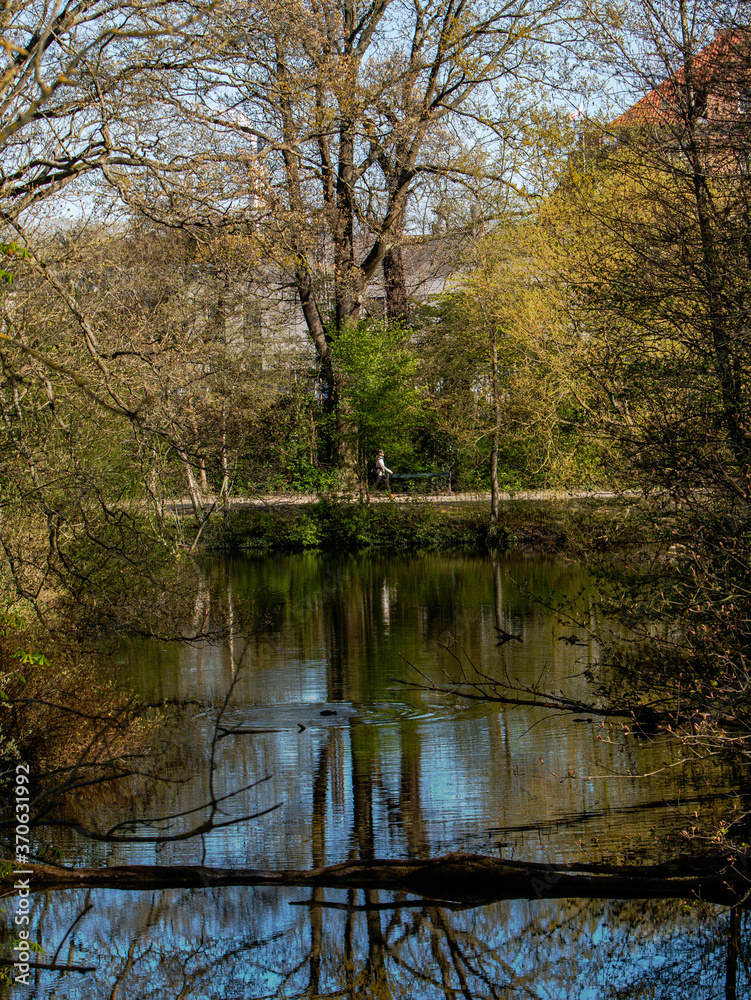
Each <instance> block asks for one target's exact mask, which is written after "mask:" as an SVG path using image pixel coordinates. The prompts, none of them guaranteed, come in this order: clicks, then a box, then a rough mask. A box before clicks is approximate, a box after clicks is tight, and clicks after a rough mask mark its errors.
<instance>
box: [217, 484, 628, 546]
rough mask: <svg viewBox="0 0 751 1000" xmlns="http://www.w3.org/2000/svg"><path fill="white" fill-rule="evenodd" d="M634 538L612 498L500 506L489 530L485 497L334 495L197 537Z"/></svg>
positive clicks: (603, 541) (324, 540)
mask: <svg viewBox="0 0 751 1000" xmlns="http://www.w3.org/2000/svg"><path fill="white" fill-rule="evenodd" d="M637 540H643V530H642V529H637V528H636V526H635V524H634V523H633V520H632V518H631V516H630V508H629V507H628V506H627V505H626V504H624V503H621V502H618V501H615V500H608V501H603V500H591V499H586V500H576V501H571V500H566V499H562V500H545V501H538V500H535V501H530V500H514V501H510V502H506V503H504V505H503V508H502V511H501V519H500V524H499V525H498V526H497V527H496V528H495V529H494V528H493V527H492V526H491V523H490V509H489V505H488V504H487V503H485V502H479V501H478V502H476V503H475V502H466V503H450V504H449V503H447V504H445V505H441V504H435V503H426V502H424V501H419V500H415V501H411V502H408V503H377V504H372V505H368V504H366V503H364V502H360V501H358V500H348V499H346V498H342V497H338V496H337V497H333V496H322V497H321V498H319V499H318V500H317V501H316V502H314V503H309V504H304V505H292V504H281V503H280V504H278V505H276V506H269V507H265V508H256V507H253V508H236V509H233V510H230V511H229V512H228V514H227V515H226V517H225V518H224V519H219V518H217V519H216V520H215V521H213V522H210V523H209V525H207V528H206V531H205V532H204V534H203V537H202V542H203V545H204V547H205V548H206V549H208V550H210V551H244V550H245V551H248V550H250V551H258V550H269V551H276V552H300V551H303V550H305V549H319V550H321V551H329V552H331V551H335V552H356V551H363V550H365V549H369V548H377V549H383V550H388V551H405V550H409V551H440V550H450V549H464V550H466V549H473V550H481V551H483V550H488V549H497V550H500V551H507V550H511V549H525V550H530V551H538V552H571V553H580V552H582V551H584V550H588V551H592V550H598V549H600V550H602V549H604V548H608V547H610V546H613V545H617V544H622V543H623V542H625V541H637Z"/></svg>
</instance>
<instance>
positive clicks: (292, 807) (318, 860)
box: [36, 554, 747, 1000]
mask: <svg viewBox="0 0 751 1000" xmlns="http://www.w3.org/2000/svg"><path fill="white" fill-rule="evenodd" d="M591 588H592V584H591V581H590V580H589V579H588V578H587V576H586V574H585V572H584V570H583V569H582V568H581V567H579V566H577V565H572V564H569V563H565V562H561V561H556V560H547V559H524V558H508V559H503V560H491V559H489V558H479V557H478V558H471V557H445V556H440V557H439V556H423V557H408V558H407V557H405V558H394V557H378V556H366V557H353V558H348V559H333V558H326V557H322V556H320V555H317V554H315V555H313V554H305V555H301V556H296V557H263V558H257V559H241V560H240V559H238V560H231V561H219V560H217V561H211V562H207V563H206V565H205V574H204V580H203V583H202V585H201V587H199V589H198V591H197V593H196V595H195V603H194V608H193V614H192V620H191V621H190V622H188V623H186V629H187V630H192V631H201V630H209V629H217V628H224V629H225V632H226V635H225V637H224V638H223V639H222V640H221V641H218V642H208V641H201V642H197V643H193V644H189V645H188V644H177V643H169V644H167V643H160V642H157V641H154V640H150V641H148V642H145V641H141V640H130V641H128V642H126V643H124V644H123V646H122V649H121V651H120V654H119V658H118V665H119V673H120V678H121V679H122V680H123V681H124V682H126V683H127V684H128V685H130V686H131V687H132V688H135V689H136V690H137V691H138V693H139V694H140V695H141V696H142V697H143V698H145V699H146V700H147V701H153V702H163V703H166V704H167V705H168V706H169V708H168V714H169V718H170V720H171V721H170V723H169V725H168V727H167V730H166V732H165V741H166V744H167V753H168V755H169V759H170V762H171V770H172V775H173V777H174V778H175V779H177V780H178V783H176V784H166V785H162V786H158V787H157V788H156V789H153V788H151V789H149V790H148V801H147V802H144V801H139V797H138V796H139V792H138V790H137V789H135V790H134V794H133V797H132V799H131V800H130V801H129V802H128V803H127V809H128V810H129V812H130V814H133V813H138V814H139V815H151V816H158V815H167V814H171V815H175V814H178V813H179V814H185V815H183V818H181V819H178V820H175V821H174V822H173V823H172V824H171V826H170V831H171V832H172V833H177V832H180V830H182V829H187V827H188V826H189V825H190V824H191V823H195V822H196V820H197V819H200V818H201V817H202V816H203V815H204V813H202V812H201V807H202V806H203V805H204V804H205V803H206V802H207V801H208V800H209V798H210V797H211V792H212V788H213V792H214V795H215V797H219V796H229V795H233V793H235V792H236V791H237V790H238V789H242V788H248V786H253V787H252V788H249V789H248V790H247V791H245V792H242V793H240V794H237V795H233V797H232V798H229V799H227V800H226V801H225V802H224V809H225V810H226V813H227V815H226V819H228V820H231V819H233V818H237V817H242V816H246V815H251V814H254V813H263V815H261V816H258V817H257V818H254V819H250V820H247V821H243V822H241V823H238V824H236V825H235V824H230V825H227V826H224V827H222V828H221V829H219V830H216V831H214V832H213V833H211V834H210V835H209V836H206V837H203V838H201V839H199V840H191V841H178V842H176V843H171V844H163V845H160V846H159V847H157V848H155V847H153V846H152V845H137V846H128V847H127V848H123V847H113V846H111V847H109V848H102V847H99V846H96V845H95V846H88V845H73V844H71V845H69V847H70V849H71V850H72V851H73V853H74V854H75V855H76V857H77V858H78V860H79V861H81V862H88V863H91V862H97V863H110V864H113V863H119V862H125V861H129V862H134V861H139V862H144V863H149V862H153V861H157V862H159V863H161V864H169V863H192V862H203V863H206V864H213V865H243V866H250V867H257V868H274V869H279V868H310V867H314V866H320V865H324V864H332V863H336V862H340V861H346V860H347V859H350V858H356V857H360V858H372V857H407V856H409V857H427V856H435V855H439V854H443V853H446V852H448V851H454V850H460V851H471V852H479V853H484V854H491V855H496V856H498V855H500V856H504V857H514V858H518V859H522V860H532V861H543V862H546V861H549V862H559V861H572V860H582V859H587V858H588V859H592V860H624V859H626V860H633V859H658V858H659V857H661V856H664V855H665V854H673V853H677V852H678V851H680V850H681V846H680V845H681V843H682V837H681V831H683V830H685V829H687V828H689V827H690V826H691V825H693V824H697V823H698V822H700V821H704V820H706V821H709V820H711V817H712V816H713V815H714V813H715V812H716V811H719V810H720V809H722V808H726V807H727V804H728V802H727V800H728V794H729V790H730V789H731V788H733V787H735V785H734V783H737V776H736V775H733V774H730V773H725V772H722V771H720V770H714V771H712V772H708V771H707V770H706V769H705V768H699V767H697V766H696V765H691V764H682V763H681V762H680V758H679V754H678V749H677V747H675V746H673V745H672V744H671V743H669V742H666V741H664V740H660V741H654V740H652V741H648V740H645V739H636V738H634V737H624V736H623V733H622V731H621V728H620V727H619V726H612V727H611V726H609V725H603V724H601V723H598V722H597V721H596V720H595V721H594V722H593V721H592V720H591V719H585V718H582V717H576V716H571V715H568V714H560V713H554V712H551V711H549V710H542V709H535V708H525V707H522V706H503V705H499V704H498V703H493V702H488V701H484V700H468V699H463V698H461V697H460V696H459V695H458V693H455V694H451V695H445V694H439V693H437V692H436V691H433V690H430V685H431V682H436V683H440V684H446V683H451V682H458V681H460V680H469V681H474V682H476V683H479V685H480V686H479V687H478V686H475V687H469V686H467V685H464V686H463V687H462V688H461V690H463V691H468V692H470V693H478V691H481V690H488V689H489V688H488V686H487V683H488V681H490V680H493V679H498V680H501V679H504V678H508V679H511V680H513V681H518V682H519V683H520V684H522V685H532V684H536V683H539V684H540V685H541V686H542V687H544V688H545V689H546V690H549V691H553V692H558V691H565V692H566V694H568V695H572V696H575V697H579V698H581V699H582V700H591V699H593V698H594V697H595V693H594V691H593V689H592V685H591V681H590V679H589V677H590V675H589V670H590V668H592V667H593V666H594V665H595V664H596V662H597V660H598V658H599V656H600V655H601V650H600V647H599V645H598V643H597V641H596V640H595V638H594V636H595V635H596V634H597V633H598V630H599V629H601V627H602V625H601V623H598V622H597V621H596V620H595V618H594V612H593V611H592V607H591V597H592V590H591ZM498 629H503V630H505V631H507V632H509V633H512V634H514V635H515V636H518V637H519V639H521V640H522V641H518V640H517V639H512V640H509V641H508V642H505V643H503V644H501V645H498V644H497V630H498ZM574 636H575V637H576V641H575V642H574V641H572V642H570V641H568V639H573V638H574ZM566 637H568V639H567V638H566ZM410 682H417V683H418V684H421V685H423V686H422V687H410V686H408V684H409V683H410ZM647 775H649V777H647ZM141 794H142V795H143V794H146V793H145V792H144V791H143V790H142V792H141ZM125 807H126V803H123V802H120V803H103V804H101V806H100V809H101V813H100V815H98V817H97V818H98V820H99V821H100V822H107V821H110V822H117V821H119V820H121V819H122V818H123V809H124V808H125ZM274 807H276V808H274ZM191 810H196V811H195V812H191ZM266 810H271V811H268V812H267V811H266ZM86 907H91V909H89V910H87V911H86V913H85V915H84V916H83V917H82V918H81V919H80V920H79V922H78V923H77V924H76V927H75V931H74V932H72V933H71V935H70V936H69V937H68V938H67V939H66V943H65V948H66V949H67V948H68V947H69V945H70V942H71V941H73V940H75V947H74V950H73V953H72V957H71V958H70V961H77V962H79V963H81V964H90V965H92V966H93V965H95V966H96V967H97V969H96V972H94V973H87V974H83V973H81V974H79V975H78V976H77V977H72V976H70V975H69V976H68V977H67V978H64V979H59V980H58V981H57V982H56V983H55V984H54V985H53V983H52V980H51V979H50V978H49V977H47V978H44V977H40V979H39V981H38V984H37V995H39V996H45V997H47V996H52V995H53V992H51V991H55V992H54V995H55V996H58V997H81V998H82V1000H83V998H87V1000H88V998H89V997H91V998H94V997H103V996H112V997H117V996H119V997H123V998H124V997H141V996H154V997H175V998H177V997H213V996H224V997H235V996H237V997H248V998H255V997H270V996H276V995H278V994H279V995H294V996H301V995H309V994H310V991H311V990H312V991H313V992H315V991H318V990H320V991H323V992H326V994H327V995H330V996H351V997H355V996H373V997H390V996H395V997H397V996H398V997H401V996H414V997H434V996H435V997H450V998H454V997H459V996H463V997H465V998H469V997H494V996H503V997H517V996H519V997H522V996H525V997H530V996H531V997H565V996H581V997H608V996H616V995H617V996H663V995H664V996H669V995H673V993H674V988H675V981H676V980H675V977H676V975H678V974H680V978H681V987H680V989H681V992H683V993H684V994H685V995H686V996H692V997H693V996H696V997H702V998H705V997H711V996H725V997H727V996H732V995H735V994H734V992H733V991H734V990H735V989H740V987H741V985H742V984H740V983H739V982H738V979H739V977H740V978H741V979H742V978H743V977H746V976H747V971H745V967H744V965H743V962H742V961H741V962H740V965H739V962H738V954H739V951H738V948H736V947H735V945H733V946H732V947H731V944H732V942H734V941H737V940H741V942H742V939H743V936H744V935H743V932H744V930H745V923H744V921H743V920H741V919H740V918H737V917H734V918H733V919H732V920H731V917H730V916H729V915H728V914H727V913H726V912H723V911H722V910H720V909H719V908H716V907H709V906H702V905H699V904H691V905H687V904H685V903H682V902H675V901H666V902H649V903H643V902H636V903H635V902H633V901H632V902H622V901H587V900H574V901H569V902H562V903H561V902H554V901H538V900H535V901H511V902H504V903H498V904H495V905H493V906H485V907H478V908H474V909H470V910H464V911H461V910H459V911H457V910H451V909H448V908H446V907H439V906H435V905H434V906H429V905H425V904H424V903H420V904H419V905H415V902H414V901H410V900H409V899H408V898H405V897H396V896H394V894H389V893H383V892H381V893H377V892H374V891H368V892H336V891H331V890H320V889H319V890H312V891H311V890H289V891H286V892H281V891H277V890H270V889H257V888H241V889H236V888H232V889H220V890H195V891H187V890H179V891H178V890H171V891H165V892H157V893H153V892H151V893H127V894H124V893H117V892H104V891H101V892H90V893H83V892H77V891H71V892H67V893H58V894H55V895H54V896H51V897H48V898H45V899H44V900H39V901H38V903H37V910H36V920H37V922H38V927H39V932H40V934H41V935H42V937H43V939H44V940H45V941H49V942H54V941H56V940H58V941H59V939H60V938H61V937H62V935H63V934H64V931H65V929H66V928H67V927H68V925H69V924H70V923H71V922H72V921H73V920H75V918H76V916H77V915H78V913H79V912H83V911H84V910H86ZM729 942H730V943H729ZM56 947H57V945H55V948H56ZM55 948H53V951H54V950H55ZM740 951H741V957H743V955H742V953H743V948H742V947H741V949H740ZM66 954H67V952H66ZM739 968H740V972H739V971H738V969H739ZM74 978H77V979H78V980H79V981H78V982H73V979H74ZM744 981H745V980H744ZM744 988H745V987H744ZM737 995H741V992H739V993H738V994H737Z"/></svg>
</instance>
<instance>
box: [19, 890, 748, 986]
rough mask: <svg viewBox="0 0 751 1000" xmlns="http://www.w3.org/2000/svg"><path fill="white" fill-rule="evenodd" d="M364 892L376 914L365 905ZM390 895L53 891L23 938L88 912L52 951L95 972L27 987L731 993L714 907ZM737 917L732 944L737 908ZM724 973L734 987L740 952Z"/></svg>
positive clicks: (724, 924) (722, 927) (49, 939)
mask: <svg viewBox="0 0 751 1000" xmlns="http://www.w3.org/2000/svg"><path fill="white" fill-rule="evenodd" d="M366 902H368V903H370V904H379V905H380V906H381V907H384V906H385V907H386V908H381V909H371V910H370V911H368V912H364V911H363V909H362V907H363V904H365V903H366ZM398 902H401V903H404V902H405V900H404V899H402V900H397V899H396V898H395V896H394V895H393V894H389V893H375V892H371V893H368V894H367V896H366V894H365V893H364V892H362V891H358V892H352V893H348V892H344V891H334V890H325V891H324V890H315V891H311V890H309V889H308V890H303V889H290V890H280V891H272V890H269V889H261V888H225V889H220V890H216V889H214V890H168V891H162V892H138V893H128V894H123V893H117V892H114V891H106V890H97V891H95V892H90V893H87V892H84V891H81V890H76V891H68V892H65V893H56V894H54V895H53V896H51V897H50V898H49V899H48V900H45V901H44V902H43V903H41V901H40V903H41V905H40V906H39V907H38V909H37V925H36V927H35V934H36V935H38V936H39V937H40V938H41V940H42V941H44V942H45V946H46V949H47V952H48V954H49V953H51V952H52V951H53V950H54V948H55V947H56V945H57V943H58V942H59V939H60V937H61V936H62V934H63V933H64V928H67V927H68V926H69V925H70V923H71V921H72V920H73V919H74V918H75V916H76V915H77V914H78V913H80V912H82V911H83V910H84V909H85V908H86V906H91V907H92V909H91V910H89V912H88V913H86V914H85V915H84V917H83V918H82V920H81V921H80V922H79V924H77V926H76V929H75V932H74V935H73V937H74V939H75V942H76V943H75V945H74V947H73V948H72V949H69V947H68V942H66V945H65V954H66V956H68V960H69V961H70V962H71V963H74V962H79V963H83V962H85V963H86V964H90V965H95V966H97V969H96V971H95V972H93V973H89V974H88V975H85V976H84V975H78V976H75V977H74V976H69V977H68V978H67V979H63V978H62V977H59V976H56V977H55V979H53V977H52V976H51V975H50V974H49V973H48V974H45V975H43V976H42V977H41V978H40V981H39V984H38V988H37V989H36V990H32V991H30V993H29V994H28V995H30V996H32V997H38V998H50V997H53V996H55V997H58V998H63V997H65V998H70V1000H73V998H77V1000H102V998H104V997H112V996H113V995H114V993H113V987H117V996H118V997H119V998H120V1000H141V998H145V997H160V998H167V997H169V998H173V997H174V998H177V997H181V998H196V1000H197V998H202V1000H208V998H214V997H217V998H218V997H242V998H244V1000H255V998H262V997H273V996H277V995H280V996H300V995H308V994H307V991H308V990H309V989H310V988H311V986H312V987H313V988H314V989H316V990H319V991H320V992H322V993H324V994H326V995H343V996H352V997H353V998H354V997H360V996H363V995H365V994H366V990H365V989H364V980H365V979H366V978H368V979H369V980H370V981H371V984H373V982H374V981H375V982H376V983H377V982H379V981H380V983H381V986H380V988H379V990H378V992H377V993H376V992H375V990H374V995H375V996H378V997H379V998H383V1000H387V998H389V997H394V998H396V997H400V998H401V997H414V998H416V1000H423V998H425V1000H428V998H430V1000H433V998H436V1000H438V998H442V1000H445V998H446V996H447V993H446V989H448V990H449V991H451V990H457V994H454V993H452V992H449V993H448V995H449V996H454V995H457V996H461V995H464V996H465V997H473V998H477V1000H480V998H485V997H487V998H490V997H498V996H503V997H513V998H516V997H520V998H521V997H531V998H538V997H539V998H547V1000H564V998H568V997H576V998H579V997H596V998H598V1000H602V998H610V997H615V996H618V997H644V996H649V997H660V998H668V997H670V998H671V1000H672V998H673V997H674V996H676V995H681V996H682V997H684V998H685V1000H694V998H695V1000H711V998H713V997H718V998H719V997H726V996H727V995H729V994H728V993H727V992H726V987H727V986H728V985H729V982H728V981H727V980H728V975H729V973H731V971H732V962H729V961H728V960H729V958H730V959H732V954H729V953H728V933H727V932H728V927H729V921H730V917H729V915H728V913H727V912H723V911H721V910H720V909H719V908H712V907H701V906H698V905H696V904H688V905H687V904H685V903H682V902H680V901H646V902H644V901H620V902H619V901H601V900H594V901H585V900H569V901H567V900H562V901H552V900H546V901H536V900H535V901H526V900H515V901H509V902H504V903H496V904H493V905H491V906H482V907H478V908H476V909H472V910H460V911H454V912H452V911H450V910H448V909H445V908H440V907H435V906H426V905H425V904H419V905H417V906H414V905H413V906H409V905H407V906H402V907H401V908H400V907H399V906H398V905H397V906H395V905H394V904H395V903H398ZM406 902H408V901H406ZM115 914H116V919H114V920H113V919H112V918H113V916H114V915H115ZM735 919H736V920H737V921H738V923H737V927H738V930H739V932H740V936H741V940H743V939H744V937H745V934H744V932H745V931H746V930H747V927H748V914H747V913H745V914H743V915H742V916H738V917H736V918H735ZM743 957H744V956H743V954H742V956H741V958H743ZM366 969H368V972H367V975H366V972H365V970H366ZM737 975H738V981H737V983H736V986H737V995H738V996H741V995H745V993H744V990H745V989H746V988H747V987H748V985H749V983H748V973H747V971H745V970H744V968H743V965H742V961H741V963H740V968H739V970H738V972H737ZM120 978H121V979H122V981H121V982H119V986H118V980H119V979H120ZM55 980H56V981H55ZM358 983H359V986H358ZM462 986H463V991H462ZM348 987H349V988H348ZM337 991H342V993H341V994H338V993H337Z"/></svg>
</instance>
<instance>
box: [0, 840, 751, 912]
mask: <svg viewBox="0 0 751 1000" xmlns="http://www.w3.org/2000/svg"><path fill="white" fill-rule="evenodd" d="M750 861H751V855H745V854H742V853H733V854H723V855H715V856H713V857H706V858H705V857H683V858H676V859H675V860H673V861H669V862H665V863H663V864H658V865H604V864H592V865H581V864H578V865H577V864H570V865H545V864H537V863H527V862H521V861H505V860H502V859H500V858H491V857H485V856H483V855H479V854H447V855H445V856H443V857H439V858H434V859H432V860H407V861H402V860H390V859H386V860H383V859H381V860H373V861H346V862H344V863H342V864H338V865H332V866H330V867H328V868H316V869H312V870H310V871H300V870H287V871H264V870H261V869H256V868H208V867H206V866H204V865H174V866H172V865H122V866H113V867H108V868H77V869H76V868H62V867H60V868H58V867H54V866H52V865H43V864H41V865H37V864H28V865H26V866H25V877H27V878H28V880H29V881H28V884H29V888H30V889H31V890H32V891H37V892H41V891H49V890H53V889H69V888H75V887H78V888H91V887H97V886H100V887H105V888H111V889H123V890H138V889H165V888H178V887H186V888H207V887H213V886H229V885H265V886H298V887H305V886H320V887H326V888H334V889H354V888H358V889H384V890H389V891H392V892H408V893H411V894H413V895H417V896H420V897H428V898H430V899H431V900H432V901H433V902H434V903H435V902H436V901H437V900H446V901H451V902H464V903H469V904H474V905H479V904H481V903H488V902H493V901H496V900H502V899H564V898H573V897H586V898H590V899H651V898H655V899H667V898H695V899H704V900H707V901H710V902H714V903H724V904H726V905H737V904H739V903H742V902H744V901H745V899H746V897H747V895H748V894H749V892H751V867H749V862H750ZM7 867H9V866H6V868H7ZM10 867H11V869H12V866H10ZM17 878H19V876H18V875H17V874H14V872H13V870H10V871H8V872H7V873H4V874H3V876H2V884H3V885H4V889H3V891H2V894H3V895H10V894H12V892H13V887H14V882H15V880H16V879H17Z"/></svg>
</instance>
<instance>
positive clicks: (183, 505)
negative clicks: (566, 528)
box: [165, 490, 639, 514]
mask: <svg viewBox="0 0 751 1000" xmlns="http://www.w3.org/2000/svg"><path fill="white" fill-rule="evenodd" d="M336 496H337V498H338V499H339V500H341V501H345V500H349V501H350V502H352V503H357V502H358V501H359V500H360V496H359V494H357V493H339V494H336ZM637 496H639V494H638V493H637V492H636V491H630V492H628V493H616V492H614V491H612V490H524V491H520V492H518V493H508V492H503V493H501V496H500V499H501V502H502V503H512V502H513V501H519V500H524V501H533V502H534V501H540V502H544V501H551V500H559V501H565V500H615V499H616V498H623V497H628V498H635V497H637ZM318 499H319V497H318V495H317V494H315V493H267V494H259V495H257V496H240V497H230V498H229V501H228V503H229V506H230V508H231V509H233V510H243V509H250V508H253V507H259V508H264V507H302V506H305V505H306V504H312V503H316V502H317V501H318ZM203 502H204V507H205V509H208V508H209V507H210V506H211V505H212V504H213V503H216V505H217V507H221V506H223V504H224V502H225V501H224V500H220V499H218V498H216V497H213V496H208V495H207V496H204V498H203ZM415 502H419V503H432V504H436V505H437V506H446V505H454V504H482V505H485V504H488V505H489V504H490V493H397V494H395V495H393V496H391V497H389V496H384V495H383V494H379V493H372V494H371V496H370V503H372V504H380V503H397V504H409V503H415ZM165 509H166V510H169V511H170V512H172V513H175V514H185V513H192V511H193V506H192V504H191V502H190V499H189V498H188V497H180V498H178V499H175V500H170V501H168V502H167V504H166V505H165Z"/></svg>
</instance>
